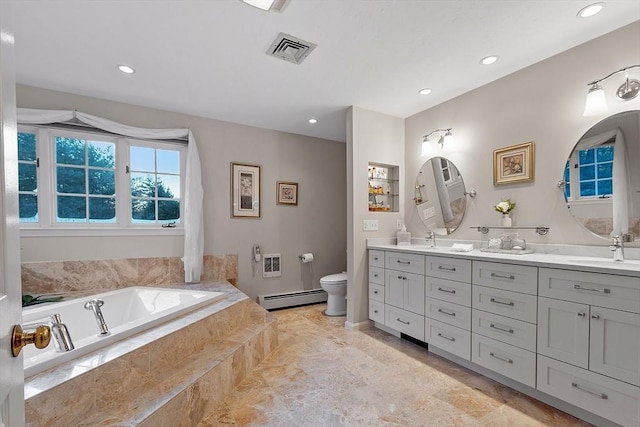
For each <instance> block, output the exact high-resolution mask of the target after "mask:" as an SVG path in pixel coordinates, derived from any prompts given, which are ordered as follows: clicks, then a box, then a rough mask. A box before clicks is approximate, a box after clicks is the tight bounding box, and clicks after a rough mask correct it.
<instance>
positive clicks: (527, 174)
mask: <svg viewBox="0 0 640 427" xmlns="http://www.w3.org/2000/svg"><path fill="white" fill-rule="evenodd" d="M533 156H534V151H533V142H526V143H524V144H518V145H512V146H510V147H504V148H500V149H497V150H493V185H499V184H512V183H516V182H526V181H533V177H534V168H535V165H534V159H533Z"/></svg>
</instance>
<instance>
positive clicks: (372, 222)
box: [362, 219, 378, 231]
mask: <svg viewBox="0 0 640 427" xmlns="http://www.w3.org/2000/svg"><path fill="white" fill-rule="evenodd" d="M362 229H363V230H364V231H377V230H378V220H377V219H365V220H364V222H363V223H362Z"/></svg>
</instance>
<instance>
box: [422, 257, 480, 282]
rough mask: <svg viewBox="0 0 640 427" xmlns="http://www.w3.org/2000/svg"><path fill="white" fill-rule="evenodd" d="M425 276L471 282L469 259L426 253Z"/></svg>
mask: <svg viewBox="0 0 640 427" xmlns="http://www.w3.org/2000/svg"><path fill="white" fill-rule="evenodd" d="M426 274H427V276H431V277H439V278H441V279H449V280H455V281H456V282H464V283H471V260H469V259H459V258H446V257H438V256H431V255H427V271H426Z"/></svg>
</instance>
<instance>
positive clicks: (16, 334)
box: [11, 325, 51, 357]
mask: <svg viewBox="0 0 640 427" xmlns="http://www.w3.org/2000/svg"><path fill="white" fill-rule="evenodd" d="M50 342H51V328H49V326H47V325H40V326H38V327H37V328H36V330H35V331H33V332H24V331H23V330H22V326H20V325H14V326H13V333H12V334H11V355H12V356H13V357H18V355H19V354H20V351H21V350H22V348H23V347H25V346H27V345H29V344H33V345H35V346H36V348H39V349H43V348H45V347H46V346H48V345H49V343H50Z"/></svg>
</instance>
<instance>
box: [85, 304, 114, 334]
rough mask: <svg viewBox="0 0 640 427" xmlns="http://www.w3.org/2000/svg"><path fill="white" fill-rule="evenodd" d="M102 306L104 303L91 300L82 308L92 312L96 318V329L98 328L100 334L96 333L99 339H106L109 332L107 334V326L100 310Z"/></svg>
mask: <svg viewBox="0 0 640 427" xmlns="http://www.w3.org/2000/svg"><path fill="white" fill-rule="evenodd" d="M103 305H104V301H102V300H101V299H92V300H91V301H88V302H87V303H86V304H85V305H84V308H86V309H87V310H91V311H92V312H93V315H94V316H95V317H96V322H97V323H98V328H100V333H98V336H99V337H106V336H107V335H110V334H111V332H109V328H108V327H107V324H106V323H105V321H104V316H102V310H100V307H102V306H103Z"/></svg>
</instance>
